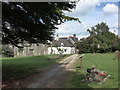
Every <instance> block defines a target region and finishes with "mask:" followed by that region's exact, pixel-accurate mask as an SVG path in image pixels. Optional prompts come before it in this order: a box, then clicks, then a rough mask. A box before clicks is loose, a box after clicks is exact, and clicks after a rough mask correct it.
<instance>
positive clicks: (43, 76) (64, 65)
mask: <svg viewBox="0 0 120 90" xmlns="http://www.w3.org/2000/svg"><path fill="white" fill-rule="evenodd" d="M77 56H78V55H77V54H75V55H72V56H70V57H67V58H66V59H64V60H62V61H60V62H58V63H57V64H55V65H53V66H51V67H50V68H49V69H46V70H45V71H43V72H42V73H40V74H37V75H34V76H32V77H28V78H26V79H24V80H22V81H21V82H20V83H19V84H18V85H16V86H15V88H64V84H65V81H66V80H67V79H68V77H69V75H70V73H71V72H73V71H75V64H76V58H77Z"/></svg>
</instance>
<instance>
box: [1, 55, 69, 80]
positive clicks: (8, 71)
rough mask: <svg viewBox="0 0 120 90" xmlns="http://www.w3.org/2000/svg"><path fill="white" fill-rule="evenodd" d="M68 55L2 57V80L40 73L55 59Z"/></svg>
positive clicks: (53, 62) (54, 61)
mask: <svg viewBox="0 0 120 90" xmlns="http://www.w3.org/2000/svg"><path fill="white" fill-rule="evenodd" d="M67 56H70V55H65V56H64V57H59V55H41V56H29V57H20V58H3V59H2V80H3V82H6V81H12V80H19V79H23V78H26V77H28V76H31V75H33V74H36V73H40V72H42V71H43V69H44V68H47V67H49V66H51V65H53V64H55V63H56V62H57V61H59V60H62V59H64V58H65V57H67Z"/></svg>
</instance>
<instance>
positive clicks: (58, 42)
mask: <svg viewBox="0 0 120 90" xmlns="http://www.w3.org/2000/svg"><path fill="white" fill-rule="evenodd" d="M61 44H63V47H75V45H74V44H73V43H71V42H70V40H69V39H68V38H67V37H63V38H59V40H53V41H52V45H53V46H58V47H60V46H61Z"/></svg>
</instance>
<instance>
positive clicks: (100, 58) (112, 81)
mask: <svg viewBox="0 0 120 90" xmlns="http://www.w3.org/2000/svg"><path fill="white" fill-rule="evenodd" d="M114 58H115V57H114V54H112V53H107V54H85V56H84V57H83V69H82V70H80V69H79V68H76V72H73V74H72V76H71V79H70V81H69V82H68V85H67V87H69V88H118V60H115V59H114ZM92 65H95V66H96V68H97V69H99V70H103V71H106V72H108V73H109V74H110V75H111V77H110V78H109V79H108V80H106V81H105V82H103V83H102V84H98V83H86V82H82V81H81V80H82V79H84V78H85V76H86V73H87V72H86V70H87V68H90V67H91V66H92ZM76 67H80V64H79V60H78V61H77V65H76Z"/></svg>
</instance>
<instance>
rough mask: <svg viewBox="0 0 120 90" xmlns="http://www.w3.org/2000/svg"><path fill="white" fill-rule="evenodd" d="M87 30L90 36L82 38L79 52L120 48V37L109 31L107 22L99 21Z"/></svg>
mask: <svg viewBox="0 0 120 90" xmlns="http://www.w3.org/2000/svg"><path fill="white" fill-rule="evenodd" d="M87 31H88V32H89V33H90V36H88V37H87V38H82V39H81V40H80V43H78V49H79V53H107V52H114V51H116V50H120V38H119V37H118V35H115V34H114V33H112V32H110V31H109V27H108V25H107V24H106V23H104V22H102V23H99V24H97V25H95V27H91V29H87Z"/></svg>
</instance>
